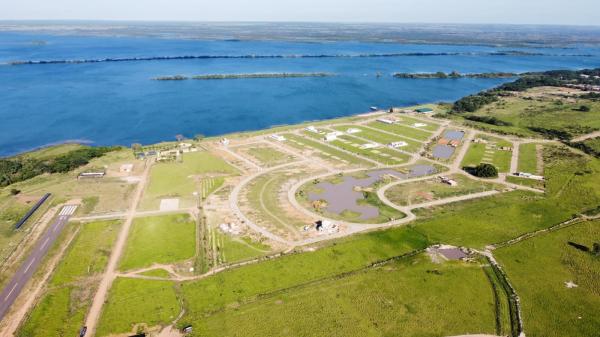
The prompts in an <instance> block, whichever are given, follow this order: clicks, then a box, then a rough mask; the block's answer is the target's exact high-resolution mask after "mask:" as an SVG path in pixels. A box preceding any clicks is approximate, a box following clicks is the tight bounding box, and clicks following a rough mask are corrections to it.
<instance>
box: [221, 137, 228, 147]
mask: <svg viewBox="0 0 600 337" xmlns="http://www.w3.org/2000/svg"><path fill="white" fill-rule="evenodd" d="M221 144H222V145H223V146H227V145H229V139H227V138H223V139H221Z"/></svg>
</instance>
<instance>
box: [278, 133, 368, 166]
mask: <svg viewBox="0 0 600 337" xmlns="http://www.w3.org/2000/svg"><path fill="white" fill-rule="evenodd" d="M284 137H286V138H287V139H289V140H295V141H296V142H298V143H302V144H303V145H305V146H307V147H310V148H313V149H315V150H317V153H319V154H320V157H321V158H324V159H326V160H329V161H335V163H336V164H339V161H340V160H342V161H344V162H346V163H349V164H353V165H360V166H365V167H372V166H373V163H371V162H369V161H366V160H363V159H360V158H358V157H356V156H353V155H351V154H348V153H346V152H344V151H340V150H336V149H335V148H332V147H329V146H327V145H323V144H321V143H319V142H316V141H314V140H311V139H308V138H305V137H301V136H297V135H294V134H288V133H286V134H284ZM286 144H290V145H292V146H295V145H297V144H296V143H293V142H288V143H286ZM324 154H327V155H324ZM336 158H338V159H336Z"/></svg>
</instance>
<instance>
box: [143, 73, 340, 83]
mask: <svg viewBox="0 0 600 337" xmlns="http://www.w3.org/2000/svg"><path fill="white" fill-rule="evenodd" d="M328 76H335V74H333V73H255V74H207V75H195V76H191V77H188V76H184V75H174V76H160V77H155V78H154V80H157V81H184V80H189V79H192V80H228V79H242V78H288V77H328Z"/></svg>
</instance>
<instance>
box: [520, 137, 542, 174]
mask: <svg viewBox="0 0 600 337" xmlns="http://www.w3.org/2000/svg"><path fill="white" fill-rule="evenodd" d="M536 147H537V144H534V143H528V144H521V145H520V146H519V165H518V171H519V172H528V173H531V174H537V173H538V172H537V150H536ZM540 173H541V172H540Z"/></svg>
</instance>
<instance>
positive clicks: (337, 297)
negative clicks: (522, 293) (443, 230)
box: [193, 256, 494, 337]
mask: <svg viewBox="0 0 600 337" xmlns="http://www.w3.org/2000/svg"><path fill="white" fill-rule="evenodd" d="M433 271H436V272H435V273H433ZM493 303H494V299H493V295H492V291H491V286H490V285H489V282H488V280H487V278H486V276H485V274H484V272H483V271H482V269H481V268H478V267H477V266H468V265H464V264H463V263H446V264H442V265H439V264H433V263H431V262H429V261H428V258H427V257H426V256H419V257H417V258H412V259H407V260H404V261H399V262H391V263H388V264H386V265H384V266H382V267H379V268H374V269H370V270H367V271H364V272H359V273H357V274H353V275H350V276H347V277H339V278H338V277H334V278H330V279H326V280H323V281H320V282H317V283H315V284H309V285H305V286H302V287H298V288H291V289H286V290H283V291H279V292H275V293H272V294H266V295H264V296H261V297H260V298H259V299H257V300H254V301H250V302H248V303H241V304H240V305H239V306H235V307H231V308H226V309H225V310H223V311H217V312H215V313H211V314H208V315H207V316H205V317H203V318H202V319H201V320H198V321H194V329H195V330H194V334H193V335H194V336H232V337H233V336H256V337H259V336H260V337H262V336H317V337H318V336H323V337H329V336H357V337H358V336H360V337H362V336H448V335H457V334H461V333H467V332H471V333H474V332H478V333H494V310H493ZM265 317H269V319H265Z"/></svg>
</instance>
